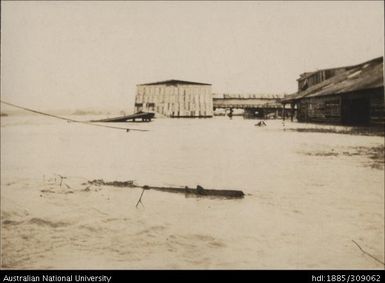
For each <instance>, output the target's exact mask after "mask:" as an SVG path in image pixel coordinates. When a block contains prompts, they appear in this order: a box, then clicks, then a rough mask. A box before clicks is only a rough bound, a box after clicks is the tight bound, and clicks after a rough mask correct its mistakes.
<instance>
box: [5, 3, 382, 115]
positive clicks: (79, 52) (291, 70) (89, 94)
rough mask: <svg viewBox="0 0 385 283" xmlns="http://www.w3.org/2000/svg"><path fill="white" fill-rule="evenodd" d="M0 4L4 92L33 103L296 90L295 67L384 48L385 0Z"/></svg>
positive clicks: (122, 102)
mask: <svg viewBox="0 0 385 283" xmlns="http://www.w3.org/2000/svg"><path fill="white" fill-rule="evenodd" d="M1 6H2V7H1V14H2V15H1V83H2V84H1V97H2V99H3V100H7V101H9V102H12V103H18V104H22V105H24V106H27V107H34V108H38V109H52V110H54V109H77V108H95V109H103V110H104V109H123V110H130V109H132V108H133V103H134V97H135V91H136V84H139V83H146V82H153V81H160V80H167V79H182V80H191V81H198V82H205V83H211V84H212V85H213V92H225V93H269V94H277V93H292V92H294V91H296V88H297V84H296V79H297V78H298V76H299V74H300V73H303V72H305V71H314V70H316V69H322V68H329V67H337V66H344V65H352V64H357V63H361V62H364V61H366V60H370V59H372V58H375V57H379V56H383V52H384V50H383V48H384V3H383V1H373V2H368V1H363V2H357V1H354V2H348V1H343V2H334V1H333V2H332V1H330V2H329V1H324V2H313V1H311V2H303V1H301V2H257V1H256V2H251V1H249V2H229V1H226V2H219V1H217V2H201V1H197V2H187V1H186V2H124V1H117V2H110V1H108V2H107V1H106V2H100V1H97V2H92V1H85V2H79V1H74V2H73V1H68V2H66V1H58V2H48V1H40V2H21V1H16V2H4V1H2V2H1ZM2 107H3V106H2Z"/></svg>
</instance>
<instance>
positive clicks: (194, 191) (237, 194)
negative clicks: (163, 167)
mask: <svg viewBox="0 0 385 283" xmlns="http://www.w3.org/2000/svg"><path fill="white" fill-rule="evenodd" d="M88 184H90V185H96V186H102V185H104V186H113V187H128V188H142V189H144V190H155V191H161V192H168V193H182V194H185V195H195V196H198V197H205V196H206V197H219V198H243V197H244V196H245V194H244V193H243V192H242V191H239V190H212V189H204V188H203V187H201V186H199V185H198V186H197V187H196V188H189V187H187V186H186V187H155V186H147V185H144V186H139V185H135V184H134V181H124V182H120V181H113V182H105V181H103V180H102V179H100V180H93V181H88Z"/></svg>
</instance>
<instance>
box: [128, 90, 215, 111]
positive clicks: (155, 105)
mask: <svg viewBox="0 0 385 283" xmlns="http://www.w3.org/2000/svg"><path fill="white" fill-rule="evenodd" d="M135 110H136V111H137V112H139V111H145V112H155V113H158V114H160V115H163V116H166V117H212V116H213V100H212V92H211V85H189V84H178V85H167V84H164V85H162V84H159V85H138V86H137V94H136V99H135Z"/></svg>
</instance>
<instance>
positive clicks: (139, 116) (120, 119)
mask: <svg viewBox="0 0 385 283" xmlns="http://www.w3.org/2000/svg"><path fill="white" fill-rule="evenodd" d="M154 116H155V114H154V113H151V112H138V113H135V114H132V115H126V116H119V117H114V118H106V119H101V120H91V122H127V121H129V120H132V121H134V122H135V120H136V119H142V121H149V122H150V121H151V119H152V118H154Z"/></svg>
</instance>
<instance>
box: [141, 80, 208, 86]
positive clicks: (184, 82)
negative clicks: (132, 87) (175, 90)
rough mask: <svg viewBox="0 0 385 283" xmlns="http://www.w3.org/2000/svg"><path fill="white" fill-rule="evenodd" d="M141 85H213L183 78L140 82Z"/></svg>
mask: <svg viewBox="0 0 385 283" xmlns="http://www.w3.org/2000/svg"><path fill="white" fill-rule="evenodd" d="M141 85H211V84H206V83H197V82H189V81H181V80H167V81H160V82H153V83H146V84H138V86H141Z"/></svg>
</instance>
